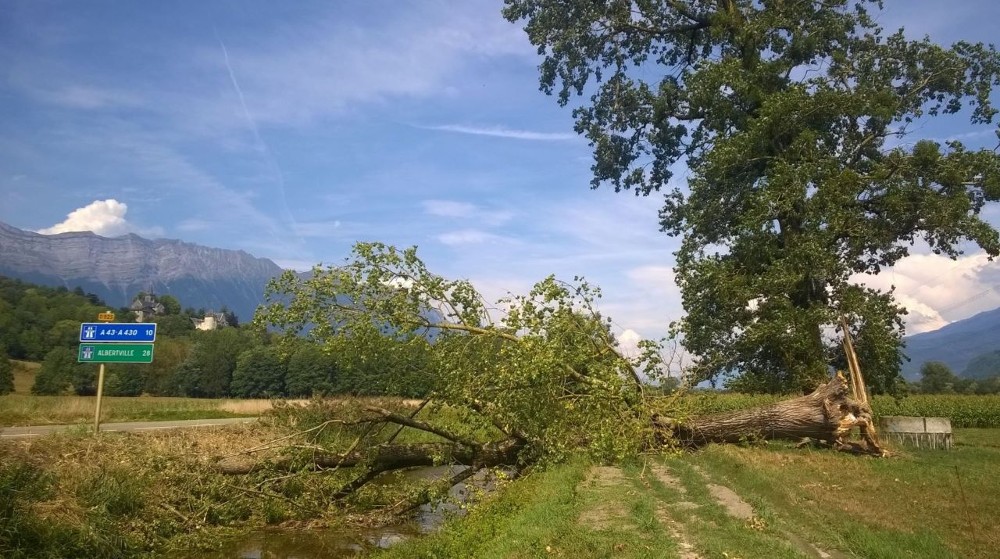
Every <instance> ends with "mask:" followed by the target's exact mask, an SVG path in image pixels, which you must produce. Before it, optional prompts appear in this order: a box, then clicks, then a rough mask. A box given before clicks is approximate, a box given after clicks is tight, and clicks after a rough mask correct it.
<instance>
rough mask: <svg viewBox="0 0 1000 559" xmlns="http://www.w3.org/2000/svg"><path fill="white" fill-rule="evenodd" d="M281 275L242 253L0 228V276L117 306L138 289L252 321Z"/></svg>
mask: <svg viewBox="0 0 1000 559" xmlns="http://www.w3.org/2000/svg"><path fill="white" fill-rule="evenodd" d="M282 271H283V270H282V269H281V267H279V266H278V265H277V264H275V263H274V262H272V261H271V260H268V259H266V258H256V257H254V256H252V255H250V254H247V253H246V252H243V251H236V250H225V249H218V248H209V247H205V246H201V245H196V244H191V243H185V242H182V241H178V240H171V239H157V240H149V239H144V238H142V237H139V236H137V235H132V234H129V235H123V236H121V237H114V238H108V237H101V236H99V235H95V234H94V233H90V232H79V233H60V234H57V235H40V234H38V233H32V232H30V231H24V230H21V229H18V228H16V227H12V226H10V225H7V224H5V223H0V275H5V276H8V277H12V278H17V279H20V280H23V281H28V282H32V283H37V284H41V285H49V286H65V287H67V288H69V289H73V288H75V287H78V286H79V287H81V288H82V289H83V290H84V291H86V292H88V293H93V294H95V295H97V296H98V297H100V298H101V299H103V300H104V301H105V302H106V303H108V304H109V305H111V306H113V307H123V306H128V305H129V303H131V301H132V298H134V297H135V296H136V294H137V293H139V292H140V291H145V292H153V293H156V294H169V295H173V296H174V297H176V298H177V299H178V300H179V301H180V302H181V304H182V305H183V306H184V307H192V308H202V307H204V308H205V309H209V310H219V309H220V308H221V307H222V306H226V307H228V308H229V309H230V310H232V311H233V312H235V313H236V315H237V316H238V317H239V318H240V320H241V321H247V320H249V319H250V318H251V317H252V316H253V313H254V311H255V310H256V308H257V306H258V305H259V304H260V303H261V302H263V296H264V287H265V286H266V285H267V282H268V280H270V279H271V278H273V277H275V276H277V275H279V274H281V272H282Z"/></svg>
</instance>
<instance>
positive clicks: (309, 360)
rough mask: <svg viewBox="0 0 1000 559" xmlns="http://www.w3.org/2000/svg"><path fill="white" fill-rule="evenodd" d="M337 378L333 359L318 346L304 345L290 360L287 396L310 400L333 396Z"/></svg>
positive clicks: (286, 381) (287, 374) (286, 375)
mask: <svg viewBox="0 0 1000 559" xmlns="http://www.w3.org/2000/svg"><path fill="white" fill-rule="evenodd" d="M335 376H336V366H335V365H334V362H333V359H332V358H331V357H330V356H328V355H327V354H325V353H323V350H322V349H320V348H319V347H318V346H316V345H304V346H302V347H300V348H299V349H298V350H296V351H295V353H293V354H292V356H291V357H290V358H289V359H288V370H287V372H286V374H285V395H286V396H288V397H289V398H303V397H305V398H308V397H311V396H314V395H315V396H323V395H328V394H331V393H333V391H334V380H335Z"/></svg>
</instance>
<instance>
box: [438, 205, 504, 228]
mask: <svg viewBox="0 0 1000 559" xmlns="http://www.w3.org/2000/svg"><path fill="white" fill-rule="evenodd" d="M423 206H424V213H426V214H427V215H432V216H437V217H451V218H456V219H466V220H470V221H475V222H476V224H478V225H486V226H494V227H495V226H498V225H502V224H504V223H506V222H508V221H510V220H511V219H512V218H513V217H514V213H513V212H511V211H508V210H502V209H486V208H483V207H480V206H477V205H475V204H470V203H468V202H456V201H453V200H424V201H423Z"/></svg>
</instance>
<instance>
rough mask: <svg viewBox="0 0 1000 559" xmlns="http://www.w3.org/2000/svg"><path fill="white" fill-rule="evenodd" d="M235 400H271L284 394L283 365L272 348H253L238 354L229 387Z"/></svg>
mask: <svg viewBox="0 0 1000 559" xmlns="http://www.w3.org/2000/svg"><path fill="white" fill-rule="evenodd" d="M230 390H231V391H232V393H233V396H236V397H237V398H271V397H277V396H282V395H284V393H285V365H284V363H282V362H281V358H280V357H278V355H277V353H276V352H275V351H274V348H269V347H255V348H252V349H248V350H246V351H244V352H243V353H241V354H240V356H239V358H237V359H236V370H235V371H233V382H232V384H231V385H230Z"/></svg>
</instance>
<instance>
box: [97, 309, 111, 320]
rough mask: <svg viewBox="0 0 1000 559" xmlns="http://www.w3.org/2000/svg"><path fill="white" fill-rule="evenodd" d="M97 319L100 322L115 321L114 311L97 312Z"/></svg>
mask: <svg viewBox="0 0 1000 559" xmlns="http://www.w3.org/2000/svg"><path fill="white" fill-rule="evenodd" d="M97 320H100V321H101V322H114V321H115V313H113V312H111V311H105V312H102V313H99V314H98V315H97Z"/></svg>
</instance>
